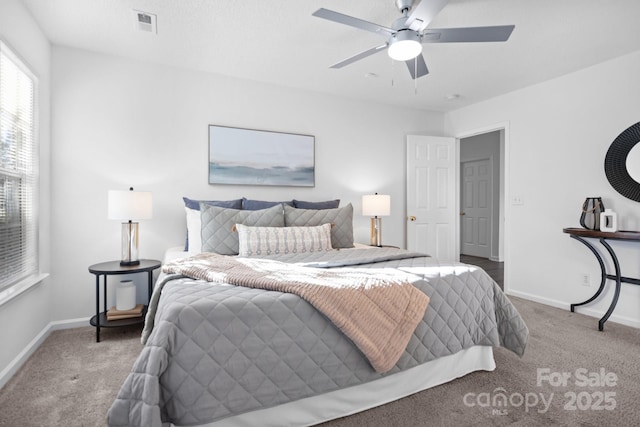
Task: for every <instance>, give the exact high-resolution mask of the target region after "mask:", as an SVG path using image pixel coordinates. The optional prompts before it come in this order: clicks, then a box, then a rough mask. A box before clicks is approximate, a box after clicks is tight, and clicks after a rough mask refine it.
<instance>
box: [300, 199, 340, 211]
mask: <svg viewBox="0 0 640 427" xmlns="http://www.w3.org/2000/svg"><path fill="white" fill-rule="evenodd" d="M339 206H340V199H336V200H326V201H324V202H305V201H302V200H296V199H293V207H294V208H297V209H335V208H337V207H339Z"/></svg>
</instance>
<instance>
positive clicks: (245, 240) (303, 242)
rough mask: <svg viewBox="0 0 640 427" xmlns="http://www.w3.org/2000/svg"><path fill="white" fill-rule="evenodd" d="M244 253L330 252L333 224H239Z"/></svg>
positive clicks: (237, 227)
mask: <svg viewBox="0 0 640 427" xmlns="http://www.w3.org/2000/svg"><path fill="white" fill-rule="evenodd" d="M236 230H237V231H238V239H239V241H240V251H239V255H240V256H264V255H276V254H291V253H309V252H326V251H330V250H333V248H332V247H331V224H323V225H318V226H315V227H249V226H246V225H242V224H236Z"/></svg>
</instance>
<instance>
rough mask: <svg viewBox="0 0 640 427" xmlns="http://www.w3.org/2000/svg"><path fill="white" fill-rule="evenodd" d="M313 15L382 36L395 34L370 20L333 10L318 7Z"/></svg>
mask: <svg viewBox="0 0 640 427" xmlns="http://www.w3.org/2000/svg"><path fill="white" fill-rule="evenodd" d="M312 15H313V16H317V17H318V18H322V19H327V20H329V21H333V22H337V23H338V24H344V25H349V26H350V27H355V28H358V29H360V30H365V31H371V32H372V33H376V34H380V35H381V36H383V37H389V36H390V35H392V34H395V31H394V30H392V29H391V28H387V27H383V26H382V25H378V24H374V23H372V22H368V21H364V20H362V19H359V18H354V17H353V16H349V15H344V14H342V13H339V12H334V11H333V10H329V9H324V8H320V9H318V10H316V11H315V12H313V13H312Z"/></svg>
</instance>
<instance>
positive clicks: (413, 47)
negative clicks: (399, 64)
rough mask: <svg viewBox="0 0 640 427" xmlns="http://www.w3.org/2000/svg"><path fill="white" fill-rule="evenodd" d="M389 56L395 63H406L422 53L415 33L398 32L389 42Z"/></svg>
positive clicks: (420, 44) (408, 31)
mask: <svg viewBox="0 0 640 427" xmlns="http://www.w3.org/2000/svg"><path fill="white" fill-rule="evenodd" d="M388 53H389V56H390V57H391V59H395V60H396V61H408V60H409V59H413V58H415V57H416V56H418V55H420V54H421V53H422V43H420V37H419V36H418V33H416V32H415V31H410V30H405V31H398V32H397V33H395V34H394V35H393V37H391V40H390V41H389V49H388Z"/></svg>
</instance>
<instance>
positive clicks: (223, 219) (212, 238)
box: [200, 203, 284, 255]
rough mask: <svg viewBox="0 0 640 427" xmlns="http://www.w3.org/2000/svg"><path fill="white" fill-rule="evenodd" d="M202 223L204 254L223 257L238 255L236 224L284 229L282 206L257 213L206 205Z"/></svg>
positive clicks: (201, 210)
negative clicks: (215, 254)
mask: <svg viewBox="0 0 640 427" xmlns="http://www.w3.org/2000/svg"><path fill="white" fill-rule="evenodd" d="M200 221H201V223H202V230H201V233H202V252H215V253H218V254H221V255H238V250H239V243H238V233H236V232H235V231H233V226H234V225H236V224H244V225H249V226H260V227H284V215H283V212H282V205H280V204H278V205H277V206H273V207H270V208H268V209H262V210H257V211H243V210H238V209H228V208H220V207H217V206H210V205H208V204H206V203H201V204H200Z"/></svg>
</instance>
